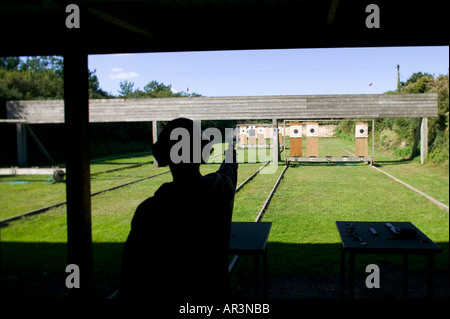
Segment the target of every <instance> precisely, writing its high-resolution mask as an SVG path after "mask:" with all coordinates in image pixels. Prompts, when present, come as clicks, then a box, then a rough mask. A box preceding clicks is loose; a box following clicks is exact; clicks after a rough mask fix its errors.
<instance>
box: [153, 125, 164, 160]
mask: <svg viewBox="0 0 450 319" xmlns="http://www.w3.org/2000/svg"><path fill="white" fill-rule="evenodd" d="M161 130H162V127H161V122H159V121H152V136H153V144H155V143H156V141H157V140H158V136H159V133H161ZM153 165H154V166H155V167H159V165H158V162H157V161H156V158H153Z"/></svg>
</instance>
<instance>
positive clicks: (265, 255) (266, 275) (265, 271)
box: [263, 246, 269, 299]
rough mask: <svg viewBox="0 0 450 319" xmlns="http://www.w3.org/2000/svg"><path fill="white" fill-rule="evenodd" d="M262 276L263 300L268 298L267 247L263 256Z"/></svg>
mask: <svg viewBox="0 0 450 319" xmlns="http://www.w3.org/2000/svg"><path fill="white" fill-rule="evenodd" d="M263 272H264V274H263V276H264V299H268V297H269V287H268V264H267V246H266V249H265V250H264V254H263Z"/></svg>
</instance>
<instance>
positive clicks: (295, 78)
mask: <svg viewBox="0 0 450 319" xmlns="http://www.w3.org/2000/svg"><path fill="white" fill-rule="evenodd" d="M397 64H399V65H400V80H401V81H406V80H407V79H408V78H409V77H410V76H411V75H412V74H413V73H415V72H419V71H421V72H428V73H431V74H434V75H439V74H447V73H448V68H449V47H448V46H445V47H389V48H339V49H286V50H245V51H208V52H179V53H139V54H115V55H90V56H89V69H90V70H94V69H96V74H97V76H98V79H99V81H100V87H101V88H102V89H103V90H105V91H107V92H109V93H112V94H113V95H118V90H119V83H120V81H124V80H127V81H130V82H134V83H135V88H138V87H140V88H141V89H142V88H143V87H144V86H145V85H146V84H147V83H149V82H150V81H153V80H156V81H158V82H162V83H164V84H166V85H169V84H171V85H172V89H173V90H174V91H184V92H186V91H187V89H188V88H189V93H192V92H196V93H199V94H201V95H204V96H245V95H303V94H378V93H384V92H386V91H389V90H395V89H396V85H397V68H396V66H397ZM370 83H372V85H370Z"/></svg>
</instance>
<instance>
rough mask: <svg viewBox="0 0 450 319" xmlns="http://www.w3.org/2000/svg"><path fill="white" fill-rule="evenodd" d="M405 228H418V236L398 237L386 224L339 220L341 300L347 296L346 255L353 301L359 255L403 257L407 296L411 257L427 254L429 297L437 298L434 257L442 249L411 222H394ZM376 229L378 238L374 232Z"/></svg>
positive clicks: (337, 223) (404, 285)
mask: <svg viewBox="0 0 450 319" xmlns="http://www.w3.org/2000/svg"><path fill="white" fill-rule="evenodd" d="M390 223H391V224H392V226H394V227H398V228H401V229H414V230H415V231H416V236H413V237H411V238H402V237H399V236H394V234H393V233H392V232H391V231H390V230H389V228H388V227H387V226H386V222H351V221H337V222H336V226H337V229H338V231H339V235H340V237H341V242H342V250H341V298H344V297H345V254H346V252H348V253H349V255H350V261H349V264H350V265H349V267H350V269H349V298H351V299H352V298H354V295H355V255H356V254H398V255H403V294H402V297H403V298H406V297H407V293H408V256H409V255H427V256H428V269H427V297H428V298H431V297H432V296H433V273H434V271H433V267H434V255H435V254H436V253H439V252H441V251H442V249H441V248H440V247H439V246H438V245H437V244H435V243H434V242H433V241H432V240H431V239H429V238H428V237H427V236H426V235H425V234H424V233H422V232H421V231H420V230H419V229H418V228H417V227H416V226H414V225H413V224H412V223H410V222H390ZM371 227H373V228H374V229H375V230H376V231H377V232H378V235H377V236H375V235H373V234H372V233H371V232H370V228H371Z"/></svg>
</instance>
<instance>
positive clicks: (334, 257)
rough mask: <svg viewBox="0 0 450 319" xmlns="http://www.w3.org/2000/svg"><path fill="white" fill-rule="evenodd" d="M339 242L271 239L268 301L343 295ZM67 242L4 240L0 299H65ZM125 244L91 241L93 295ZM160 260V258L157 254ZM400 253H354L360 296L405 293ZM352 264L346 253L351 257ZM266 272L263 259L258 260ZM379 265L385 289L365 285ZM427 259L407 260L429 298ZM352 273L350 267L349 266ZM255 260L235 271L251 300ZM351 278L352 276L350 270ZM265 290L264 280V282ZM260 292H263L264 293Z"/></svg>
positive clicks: (440, 273)
mask: <svg viewBox="0 0 450 319" xmlns="http://www.w3.org/2000/svg"><path fill="white" fill-rule="evenodd" d="M438 245H439V246H440V247H441V248H442V249H443V252H442V253H440V254H438V255H437V256H436V258H435V280H434V282H435V289H434V294H435V296H436V298H448V296H449V275H448V274H449V271H448V270H449V253H448V252H449V245H448V242H440V243H438ZM340 249H341V246H340V244H338V243H334V244H288V243H279V242H269V243H268V277H269V298H270V299H281V300H283V299H289V300H292V299H339V297H340V294H339V293H340V256H341V255H340V254H341V250H340ZM66 251H67V245H66V244H65V243H26V242H2V243H1V251H0V253H1V260H0V262H1V268H0V271H1V272H0V276H1V278H0V279H1V280H0V283H1V284H0V297H1V298H55V299H57V298H59V299H61V298H63V299H64V298H67V296H68V289H67V288H66V286H65V279H66V276H67V275H68V274H67V273H65V268H66V266H67V253H66ZM122 251H123V243H93V254H94V297H95V298H102V299H104V298H107V297H108V296H110V295H111V294H112V293H113V292H114V291H115V290H116V289H117V287H118V283H119V272H120V262H121V256H122ZM155 258H156V257H155ZM402 261H403V257H402V256H394V255H358V256H357V257H356V267H355V270H356V298H369V299H370V298H389V299H392V298H393V299H397V298H400V296H401V286H402V279H401V278H402ZM347 263H348V256H347ZM260 264H261V267H260V269H261V272H262V259H261V260H260ZM368 264H377V265H378V266H379V267H380V275H381V288H380V289H371V290H369V289H367V288H366V287H365V284H364V282H365V278H366V276H367V275H368V274H366V273H365V267H366V266H367V265H368ZM426 267H427V258H426V257H425V256H411V257H410V258H409V296H410V298H419V299H423V298H425V294H426V293H425V291H426V290H425V286H426ZM346 268H347V271H348V268H349V267H348V265H347V267H346ZM253 270H254V268H253V259H252V258H251V257H248V256H243V257H242V258H241V259H240V261H239V263H238V265H237V267H236V269H235V270H234V271H233V276H232V285H233V295H234V297H235V298H236V299H253V298H254V290H253V274H254V273H253ZM347 278H348V274H347ZM260 286H261V289H262V284H261V285H260ZM260 295H261V296H262V290H261V292H260Z"/></svg>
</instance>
